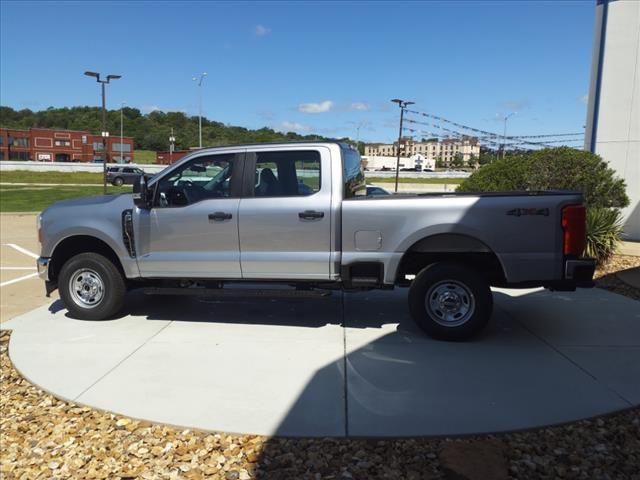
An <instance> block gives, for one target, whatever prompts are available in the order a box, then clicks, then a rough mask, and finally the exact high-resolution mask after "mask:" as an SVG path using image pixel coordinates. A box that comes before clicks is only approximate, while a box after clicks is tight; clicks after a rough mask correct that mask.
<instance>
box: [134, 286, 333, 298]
mask: <svg viewBox="0 0 640 480" xmlns="http://www.w3.org/2000/svg"><path fill="white" fill-rule="evenodd" d="M142 291H143V292H144V294H145V295H181V296H197V297H221V298H238V297H250V298H322V297H328V296H329V295H331V292H330V291H329V290H293V289H291V290H284V289H283V290H278V289H275V288H271V289H241V288H179V287H167V288H164V287H149V288H144V289H142Z"/></svg>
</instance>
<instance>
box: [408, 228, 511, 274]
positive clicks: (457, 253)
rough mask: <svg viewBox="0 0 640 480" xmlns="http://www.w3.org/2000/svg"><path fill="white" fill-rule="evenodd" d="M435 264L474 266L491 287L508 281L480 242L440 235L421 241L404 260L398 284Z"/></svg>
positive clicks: (456, 235)
mask: <svg viewBox="0 0 640 480" xmlns="http://www.w3.org/2000/svg"><path fill="white" fill-rule="evenodd" d="M435 262H455V263H459V264H462V265H465V266H468V267H471V268H473V269H475V270H478V271H479V272H481V273H482V274H484V275H485V276H486V277H487V279H488V281H489V283H490V284H491V285H500V284H504V283H505V282H506V279H505V274H504V269H503V268H502V264H501V263H500V260H499V259H498V257H497V255H496V254H495V253H494V252H493V251H491V249H490V248H489V247H488V246H487V245H486V244H484V243H483V242H481V241H480V240H478V239H476V238H473V237H470V236H467V235H460V234H440V235H433V236H431V237H425V238H422V239H420V240H418V241H417V242H416V243H414V244H413V245H412V246H411V247H410V248H409V249H408V250H407V251H406V253H405V254H404V256H403V257H402V260H401V261H400V265H399V267H398V272H397V275H396V282H397V283H399V284H406V283H407V282H408V281H407V279H406V276H407V275H417V274H418V272H420V270H422V269H423V268H425V267H426V266H428V265H430V264H432V263H435Z"/></svg>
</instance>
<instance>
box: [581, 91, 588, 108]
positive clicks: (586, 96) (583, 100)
mask: <svg viewBox="0 0 640 480" xmlns="http://www.w3.org/2000/svg"><path fill="white" fill-rule="evenodd" d="M580 101H581V102H582V103H584V104H585V105H587V104H588V103H589V94H588V93H585V94H584V95H583V96H581V97H580Z"/></svg>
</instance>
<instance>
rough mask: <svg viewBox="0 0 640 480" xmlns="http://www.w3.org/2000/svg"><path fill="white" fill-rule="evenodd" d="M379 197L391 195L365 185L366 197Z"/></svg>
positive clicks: (381, 189) (378, 188)
mask: <svg viewBox="0 0 640 480" xmlns="http://www.w3.org/2000/svg"><path fill="white" fill-rule="evenodd" d="M380 195H391V193H389V192H388V191H387V190H385V189H384V188H382V187H377V186H375V185H367V196H368V197H371V196H380Z"/></svg>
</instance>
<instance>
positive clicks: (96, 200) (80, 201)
mask: <svg viewBox="0 0 640 480" xmlns="http://www.w3.org/2000/svg"><path fill="white" fill-rule="evenodd" d="M120 197H130V198H131V201H132V202H133V194H131V193H121V194H119V195H99V196H96V197H80V198H72V199H69V200H60V201H59V202H56V203H54V204H53V205H51V206H50V207H49V208H48V209H47V210H49V209H53V208H57V207H81V206H85V205H86V206H90V205H93V206H96V205H104V204H106V203H112V202H120V201H122V200H123V199H122V198H120ZM47 210H45V211H47Z"/></svg>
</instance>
